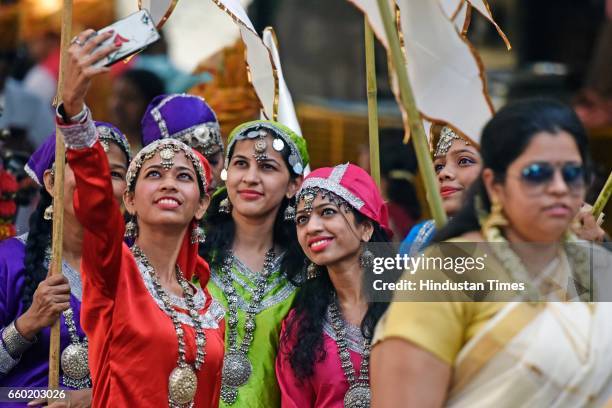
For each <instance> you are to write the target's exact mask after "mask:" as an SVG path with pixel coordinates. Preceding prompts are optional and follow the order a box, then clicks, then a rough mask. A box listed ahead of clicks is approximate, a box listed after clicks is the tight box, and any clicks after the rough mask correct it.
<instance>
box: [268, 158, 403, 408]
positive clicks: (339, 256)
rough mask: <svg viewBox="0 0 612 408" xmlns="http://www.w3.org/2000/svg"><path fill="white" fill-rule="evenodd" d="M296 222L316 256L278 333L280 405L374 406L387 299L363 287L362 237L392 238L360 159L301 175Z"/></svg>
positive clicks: (366, 267) (368, 261)
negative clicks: (373, 375) (373, 348)
mask: <svg viewBox="0 0 612 408" xmlns="http://www.w3.org/2000/svg"><path fill="white" fill-rule="evenodd" d="M295 222H296V225H297V234H298V239H299V242H300V245H301V246H302V249H303V250H304V252H305V253H306V256H307V257H308V259H309V260H310V262H311V263H310V265H309V266H308V281H307V282H306V283H305V284H304V285H303V286H302V287H301V288H300V292H299V294H298V295H297V298H296V302H295V308H294V309H293V310H292V311H291V313H290V314H289V316H288V317H287V318H286V319H285V322H284V324H283V331H282V333H281V347H280V351H279V354H278V357H277V358H276V375H277V378H278V382H279V384H280V387H281V395H282V404H281V405H282V407H284V408H285V407H286V408H308V407H321V408H323V407H326V408H328V407H329V408H332V407H337V408H341V407H354V408H356V407H369V406H370V383H369V353H370V343H371V340H372V333H373V331H374V326H375V325H376V322H377V321H378V319H379V318H380V316H381V314H382V313H383V312H384V310H385V309H386V307H387V303H383V302H378V303H375V302H372V301H371V300H370V299H369V296H368V295H369V294H368V293H366V291H365V290H364V279H365V280H366V281H367V279H366V278H367V275H370V276H372V271H371V266H372V261H373V259H372V258H373V256H374V255H373V253H372V252H371V250H370V249H368V248H367V247H364V245H365V243H366V242H375V243H379V244H378V245H384V243H387V244H388V243H389V235H390V229H389V227H388V215H387V208H386V205H385V204H384V202H383V199H382V197H381V195H380V192H379V191H378V188H377V187H376V184H375V183H374V180H372V178H371V177H370V175H369V174H368V173H366V172H365V171H364V170H363V169H361V168H360V167H357V166H355V165H353V164H342V165H339V166H336V167H334V168H330V167H325V168H321V169H317V170H315V171H313V172H312V173H310V174H309V175H308V176H307V177H306V178H305V179H304V183H303V185H302V189H301V190H300V192H299V194H298V196H297V215H296V218H295ZM388 247H389V251H388V252H389V254H391V253H392V252H393V248H392V247H391V245H390V244H389V245H388ZM364 275H366V276H364Z"/></svg>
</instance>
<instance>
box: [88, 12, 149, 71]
mask: <svg viewBox="0 0 612 408" xmlns="http://www.w3.org/2000/svg"><path fill="white" fill-rule="evenodd" d="M110 30H114V31H115V34H114V35H113V36H112V37H111V38H109V39H108V40H106V41H104V42H103V43H102V44H100V45H99V46H98V47H104V46H106V45H109V44H113V43H114V44H117V45H121V48H119V49H118V50H117V51H115V52H113V53H111V54H109V55H108V56H107V57H106V58H102V59H101V60H99V61H97V62H96V63H95V64H94V66H98V67H101V66H105V67H108V66H110V65H113V64H114V63H116V62H118V61H121V60H122V59H124V58H127V57H129V56H130V55H132V54H135V53H137V52H138V51H141V50H143V49H144V48H146V47H147V46H148V45H149V44H152V43H154V42H155V41H157V40H159V33H158V32H157V29H156V28H155V23H154V22H153V19H152V18H151V15H150V14H149V12H148V11H147V10H144V9H143V10H140V11H137V12H136V13H134V14H130V15H129V16H127V17H125V18H123V19H121V20H118V21H116V22H114V23H113V24H111V25H109V26H108V27H104V28H103V29H101V30H100V31H98V34H103V33H105V32H107V31H110Z"/></svg>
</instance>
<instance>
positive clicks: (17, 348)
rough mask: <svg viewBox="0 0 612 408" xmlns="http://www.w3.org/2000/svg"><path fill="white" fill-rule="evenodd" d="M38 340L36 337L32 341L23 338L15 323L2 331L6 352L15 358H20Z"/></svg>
mask: <svg viewBox="0 0 612 408" xmlns="http://www.w3.org/2000/svg"><path fill="white" fill-rule="evenodd" d="M36 340H37V338H36V337H34V340H32V341H30V340H28V339H26V338H25V337H23V336H22V335H21V333H19V331H18V330H17V328H16V327H15V322H14V321H13V322H11V324H9V325H8V326H6V327H5V328H4V330H3V331H2V341H3V342H4V346H5V347H6V351H8V353H9V354H10V355H11V356H13V357H15V358H17V357H19V356H20V355H21V354H23V352H24V351H26V350H27V349H28V348H30V346H31V345H32V344H34V343H36Z"/></svg>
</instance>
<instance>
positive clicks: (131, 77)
mask: <svg viewBox="0 0 612 408" xmlns="http://www.w3.org/2000/svg"><path fill="white" fill-rule="evenodd" d="M165 93H166V88H165V86H164V83H163V81H162V80H161V79H160V78H159V77H158V76H157V75H155V74H154V73H153V72H151V71H148V70H144V69H130V70H127V71H125V72H123V73H122V74H121V75H120V76H119V77H118V78H116V79H115V80H114V81H113V85H112V91H111V96H110V99H109V101H108V108H109V111H110V115H111V119H112V120H111V121H112V122H113V123H116V124H117V127H118V128H119V129H121V131H123V132H124V133H125V135H126V137H127V138H128V141H129V142H130V147H131V148H132V150H133V151H135V152H137V151H139V150H140V149H141V148H142V144H141V143H142V128H141V120H142V118H143V116H144V114H145V111H146V110H147V106H148V105H149V103H151V101H152V100H153V98H155V97H156V96H159V95H163V94H165Z"/></svg>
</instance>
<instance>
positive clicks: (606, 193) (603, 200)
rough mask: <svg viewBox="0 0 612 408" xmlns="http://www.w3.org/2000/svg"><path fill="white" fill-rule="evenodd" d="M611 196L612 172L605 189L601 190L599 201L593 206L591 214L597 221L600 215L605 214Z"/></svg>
mask: <svg viewBox="0 0 612 408" xmlns="http://www.w3.org/2000/svg"><path fill="white" fill-rule="evenodd" d="M611 195H612V172H610V175H609V176H608V180H607V181H606V184H605V185H604V188H603V189H602V190H601V193H599V196H598V197H597V200H595V204H593V209H592V210H591V213H592V214H593V217H595V219H597V218H599V214H601V213H602V212H603V209H604V208H605V207H606V204H607V203H608V200H609V199H610V196H611Z"/></svg>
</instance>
